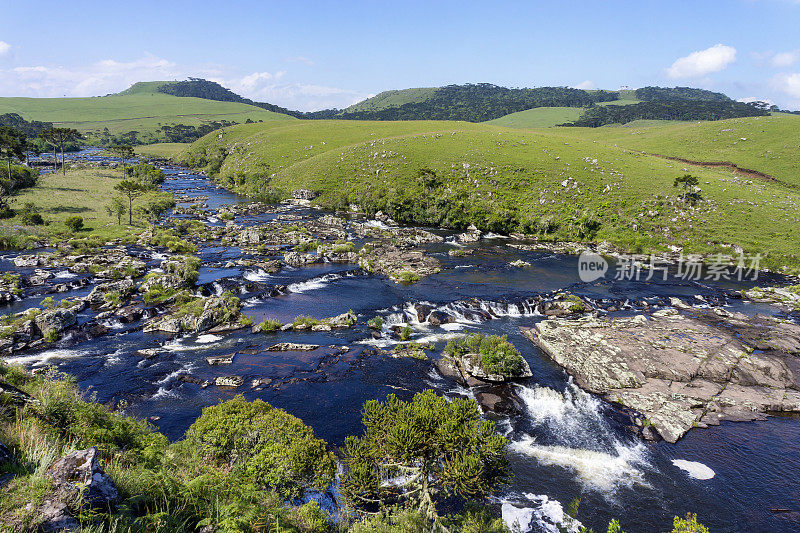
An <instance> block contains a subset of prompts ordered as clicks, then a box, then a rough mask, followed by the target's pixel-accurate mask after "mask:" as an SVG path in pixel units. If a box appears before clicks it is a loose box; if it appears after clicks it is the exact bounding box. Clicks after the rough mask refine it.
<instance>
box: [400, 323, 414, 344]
mask: <svg viewBox="0 0 800 533" xmlns="http://www.w3.org/2000/svg"><path fill="white" fill-rule="evenodd" d="M411 333H412V331H411V327H410V326H408V325H405V326H403V329H401V330H400V340H401V341H407V340H408V339H410V338H411Z"/></svg>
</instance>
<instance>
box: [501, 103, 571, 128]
mask: <svg viewBox="0 0 800 533" xmlns="http://www.w3.org/2000/svg"><path fill="white" fill-rule="evenodd" d="M582 114H583V108H582V107H536V108H533V109H526V110H525V111H518V112H516V113H511V114H510V115H506V116H503V117H500V118H496V119H494V120H490V121H488V122H486V124H494V125H496V126H506V127H508V128H525V129H528V128H551V127H553V126H558V125H559V124H564V123H565V122H572V121H573V120H578V118H580V116H581V115H582Z"/></svg>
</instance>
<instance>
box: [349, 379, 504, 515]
mask: <svg viewBox="0 0 800 533" xmlns="http://www.w3.org/2000/svg"><path fill="white" fill-rule="evenodd" d="M363 416H364V418H363V424H364V433H363V435H362V436H361V437H355V436H351V437H347V439H346V440H345V448H346V449H345V458H344V462H345V464H346V465H347V471H346V472H345V474H344V476H343V477H342V481H341V491H342V494H343V495H344V496H345V498H346V499H347V500H348V501H349V502H350V503H351V504H352V505H354V506H356V507H370V506H374V505H375V504H376V503H377V502H384V503H391V502H394V501H407V502H409V503H410V504H412V505H413V506H414V507H415V508H416V509H417V510H418V511H419V512H420V513H422V516H423V517H424V518H425V519H426V520H434V521H435V520H437V517H436V509H435V500H436V499H438V498H440V497H448V496H457V497H461V498H482V497H486V496H488V495H490V494H492V493H493V492H494V491H496V490H497V489H498V488H499V487H500V486H501V485H502V484H503V483H505V482H506V481H507V479H508V476H509V471H508V467H509V463H508V457H507V451H506V440H505V439H504V438H503V437H501V436H500V435H498V434H497V431H496V428H495V424H494V422H491V421H488V420H482V419H481V416H480V413H479V410H478V404H477V403H476V402H475V401H474V400H469V399H465V398H455V399H453V401H452V402H449V401H448V400H447V399H445V398H442V397H440V396H437V395H436V394H435V393H434V392H433V391H431V390H427V391H425V392H421V393H418V394H415V395H414V398H413V400H412V401H411V402H404V401H402V400H400V399H398V398H397V397H396V396H395V395H394V394H390V395H389V396H387V397H386V401H384V402H381V401H378V400H371V401H368V402H367V403H366V404H365V405H364V411H363ZM398 476H400V477H399V478H398ZM392 478H396V479H395V481H396V482H395V483H386V481H387V480H388V479H392Z"/></svg>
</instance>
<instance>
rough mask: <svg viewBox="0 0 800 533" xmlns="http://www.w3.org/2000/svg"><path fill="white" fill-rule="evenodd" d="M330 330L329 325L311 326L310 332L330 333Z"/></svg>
mask: <svg viewBox="0 0 800 533" xmlns="http://www.w3.org/2000/svg"><path fill="white" fill-rule="evenodd" d="M331 329H332V328H331V326H330V324H314V325H313V326H311V331H330V330H331Z"/></svg>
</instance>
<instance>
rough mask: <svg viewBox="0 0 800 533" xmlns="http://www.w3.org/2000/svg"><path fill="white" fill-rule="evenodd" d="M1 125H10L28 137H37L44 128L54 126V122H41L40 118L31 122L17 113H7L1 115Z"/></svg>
mask: <svg viewBox="0 0 800 533" xmlns="http://www.w3.org/2000/svg"><path fill="white" fill-rule="evenodd" d="M0 126H8V127H11V128H14V129H15V130H17V131H20V132H22V133H24V134H25V135H26V136H28V137H36V136H37V135H39V134H40V133H42V132H43V131H44V130H47V129H50V128H52V127H53V123H52V122H39V121H38V120H31V121H30V122H29V121H27V120H25V119H24V118H22V117H21V116H20V115H18V114H17V113H5V114H3V115H0Z"/></svg>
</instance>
